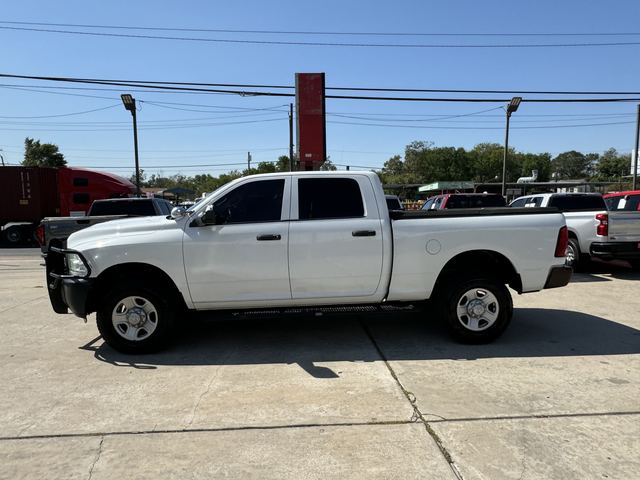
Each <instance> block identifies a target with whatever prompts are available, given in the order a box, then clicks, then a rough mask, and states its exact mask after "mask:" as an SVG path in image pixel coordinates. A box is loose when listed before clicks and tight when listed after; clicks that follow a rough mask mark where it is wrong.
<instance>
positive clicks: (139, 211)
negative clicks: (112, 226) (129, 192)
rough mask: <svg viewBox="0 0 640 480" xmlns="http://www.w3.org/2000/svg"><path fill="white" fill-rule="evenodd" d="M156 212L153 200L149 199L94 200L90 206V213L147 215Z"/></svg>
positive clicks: (97, 214) (98, 214) (96, 214)
mask: <svg viewBox="0 0 640 480" xmlns="http://www.w3.org/2000/svg"><path fill="white" fill-rule="evenodd" d="M155 214H156V211H155V209H154V208H153V201H152V200H151V199H149V200H133V199H132V200H117V201H113V200H111V201H105V202H99V201H96V202H94V203H93V205H92V206H91V211H90V215H95V216H100V215H132V216H138V217H148V216H153V215H155Z"/></svg>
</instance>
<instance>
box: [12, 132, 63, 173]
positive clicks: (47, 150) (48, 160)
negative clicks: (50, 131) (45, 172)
mask: <svg viewBox="0 0 640 480" xmlns="http://www.w3.org/2000/svg"><path fill="white" fill-rule="evenodd" d="M66 164H67V161H66V160H65V159H64V155H63V154H62V153H60V151H59V149H58V146H57V145H54V144H53V143H40V140H34V139H33V138H29V137H27V138H25V139H24V160H23V161H22V165H24V166H25V167H64V166H65V165H66Z"/></svg>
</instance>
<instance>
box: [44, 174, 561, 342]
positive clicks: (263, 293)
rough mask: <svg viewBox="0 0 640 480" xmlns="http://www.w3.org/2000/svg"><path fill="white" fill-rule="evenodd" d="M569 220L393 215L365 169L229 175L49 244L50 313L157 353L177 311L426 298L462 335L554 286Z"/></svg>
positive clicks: (483, 334)
mask: <svg viewBox="0 0 640 480" xmlns="http://www.w3.org/2000/svg"><path fill="white" fill-rule="evenodd" d="M566 243H567V228H566V226H565V220H564V217H563V216H562V214H561V213H558V212H557V211H556V210H554V209H545V208H520V209H518V208H498V209H475V210H473V209H468V210H442V211H417V212H407V211H404V212H403V211H391V212H390V211H389V210H388V208H387V205H386V202H385V195H384V191H383V189H382V184H381V183H380V180H379V179H378V177H377V175H375V174H374V173H371V172H332V173H329V172H294V173H277V174H267V175H254V176H249V177H244V178H240V179H238V180H235V181H233V182H230V183H228V184H226V185H224V186H223V187H221V188H219V189H218V190H216V191H215V192H213V193H211V194H210V195H209V196H208V197H207V198H206V199H205V200H204V201H202V202H200V203H199V204H197V205H196V206H194V207H192V208H191V209H189V210H186V211H185V210H182V209H179V208H176V209H174V210H173V212H172V214H171V215H170V216H167V217H146V218H135V219H123V220H114V221H111V222H107V223H101V224H98V225H95V226H92V227H89V228H87V229H85V230H82V231H80V232H77V233H74V234H73V235H71V236H70V237H69V239H68V241H67V248H66V249H60V248H56V247H50V248H49V251H48V253H47V255H46V265H47V283H48V288H49V295H50V298H51V303H52V305H53V308H54V310H55V311H56V312H57V313H67V308H70V309H71V311H73V312H74V313H75V314H76V315H78V316H80V317H83V318H86V316H87V314H89V313H91V312H97V316H96V317H97V324H98V329H99V331H100V333H101V334H102V336H103V338H104V339H105V341H106V342H107V343H108V344H110V345H111V346H112V347H113V348H115V349H117V350H120V351H124V352H129V353H141V352H148V351H152V350H157V349H159V348H161V347H162V346H164V345H166V343H167V342H168V341H169V340H170V339H171V338H172V337H171V331H172V329H173V328H175V327H178V326H180V327H182V328H185V325H186V323H185V322H184V321H183V316H182V314H183V313H184V312H186V311H187V310H253V309H261V308H269V309H275V308H282V309H286V308H287V307H301V306H304V307H319V306H326V305H363V304H367V305H381V304H383V303H390V304H397V303H416V302H421V301H424V300H428V299H432V300H433V302H432V303H433V305H434V306H436V307H438V309H439V312H440V313H441V315H442V316H443V317H444V318H445V319H446V321H447V323H448V325H449V327H450V330H451V332H452V333H453V334H454V335H455V337H457V338H458V339H460V340H462V341H465V342H474V343H480V342H488V341H491V340H493V339H494V338H496V337H497V336H499V335H500V334H501V333H502V332H503V331H504V330H505V328H506V327H507V325H508V324H509V322H510V320H511V316H512V309H513V307H512V302H511V296H510V294H509V290H508V289H507V288H506V285H509V286H510V287H511V288H512V289H513V290H515V291H517V292H518V293H525V292H535V291H538V290H541V289H543V288H552V287H561V286H564V285H566V284H567V283H568V282H569V279H570V275H571V269H570V268H568V267H566V266H565V258H564V256H565V249H566Z"/></svg>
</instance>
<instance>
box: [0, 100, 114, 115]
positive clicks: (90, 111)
mask: <svg viewBox="0 0 640 480" xmlns="http://www.w3.org/2000/svg"><path fill="white" fill-rule="evenodd" d="M119 105H120V104H119V103H116V104H114V105H109V106H108V107H102V108H94V109H93V110H85V111H82V112H73V113H60V114H57V115H38V116H30V117H8V116H4V115H0V118H15V119H19V118H57V117H71V116H74V115H84V114H86V113H93V112H100V111H102V110H108V109H110V108H114V107H117V106H119Z"/></svg>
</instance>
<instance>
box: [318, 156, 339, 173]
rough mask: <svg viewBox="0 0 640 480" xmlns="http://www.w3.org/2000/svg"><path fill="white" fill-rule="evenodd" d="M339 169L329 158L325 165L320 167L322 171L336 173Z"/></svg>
mask: <svg viewBox="0 0 640 480" xmlns="http://www.w3.org/2000/svg"><path fill="white" fill-rule="evenodd" d="M337 169H338V168H337V167H336V166H335V165H334V164H333V162H332V161H331V159H330V158H329V157H327V159H326V160H325V161H324V163H323V164H322V165H320V170H322V171H325V172H328V171H331V172H332V171H335V170H337Z"/></svg>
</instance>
